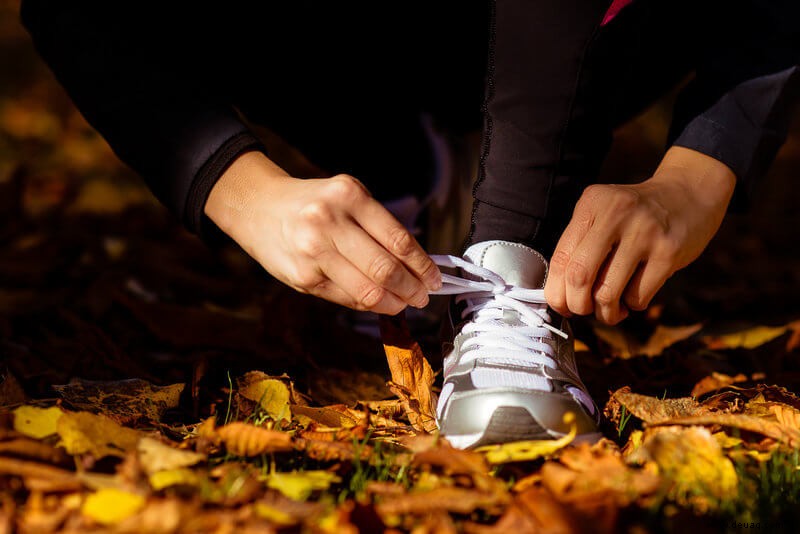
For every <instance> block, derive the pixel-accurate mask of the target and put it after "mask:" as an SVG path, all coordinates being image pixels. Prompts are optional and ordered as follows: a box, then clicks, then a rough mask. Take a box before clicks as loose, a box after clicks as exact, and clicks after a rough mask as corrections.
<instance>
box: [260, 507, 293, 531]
mask: <svg viewBox="0 0 800 534" xmlns="http://www.w3.org/2000/svg"><path fill="white" fill-rule="evenodd" d="M253 510H254V511H255V512H256V515H257V516H258V517H262V518H264V519H266V520H267V521H269V522H270V523H274V524H276V525H279V526H282V527H288V526H291V525H296V524H297V522H298V521H297V519H295V518H294V517H293V516H291V515H290V514H287V513H286V512H284V511H283V510H279V509H278V508H274V507H272V506H270V505H268V504H264V503H261V502H257V503H255V504H254V505H253Z"/></svg>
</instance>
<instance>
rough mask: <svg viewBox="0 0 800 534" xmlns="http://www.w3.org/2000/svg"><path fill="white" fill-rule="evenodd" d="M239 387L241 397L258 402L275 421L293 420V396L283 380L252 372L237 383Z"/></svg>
mask: <svg viewBox="0 0 800 534" xmlns="http://www.w3.org/2000/svg"><path fill="white" fill-rule="evenodd" d="M237 386H238V391H239V394H240V395H241V396H243V397H244V398H246V399H249V400H251V401H254V402H257V403H258V404H259V405H260V406H261V408H262V409H263V410H264V411H265V412H267V414H268V415H269V416H270V417H271V418H272V420H273V421H286V422H289V421H290V420H291V417H292V412H291V409H290V408H289V404H290V400H291V395H290V393H289V388H288V387H287V385H286V384H284V382H283V381H282V380H280V379H278V378H274V377H270V376H268V375H266V374H264V373H262V372H260V371H251V372H249V373H247V374H245V375H244V376H243V377H241V378H240V379H239V380H238V381H237Z"/></svg>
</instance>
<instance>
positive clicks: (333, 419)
mask: <svg viewBox="0 0 800 534" xmlns="http://www.w3.org/2000/svg"><path fill="white" fill-rule="evenodd" d="M290 408H291V410H292V413H293V414H294V415H302V416H304V417H308V418H309V419H311V420H312V421H316V422H317V423H320V424H322V425H325V426H327V427H330V428H352V427H354V426H356V425H357V424H359V423H361V422H363V421H365V420H366V416H365V415H364V412H359V411H358V410H353V409H352V408H348V407H347V406H346V405H344V404H334V405H331V406H323V407H321V408H314V407H311V406H298V405H296V404H293V405H291V407H290Z"/></svg>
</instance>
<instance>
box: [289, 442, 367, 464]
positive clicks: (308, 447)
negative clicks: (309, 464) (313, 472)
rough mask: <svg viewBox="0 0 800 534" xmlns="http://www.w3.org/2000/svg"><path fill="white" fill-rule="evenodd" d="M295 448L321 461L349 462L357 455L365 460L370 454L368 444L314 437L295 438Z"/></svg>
mask: <svg viewBox="0 0 800 534" xmlns="http://www.w3.org/2000/svg"><path fill="white" fill-rule="evenodd" d="M295 448H296V449H297V450H299V451H304V452H305V454H306V456H308V457H309V458H311V459H313V460H319V461H322V462H349V461H351V460H353V459H354V458H356V456H358V457H359V458H361V459H362V460H367V459H369V457H370V456H371V455H372V450H373V449H372V447H370V446H369V445H359V446H355V445H354V444H353V443H352V442H350V443H348V442H343V441H321V440H316V439H306V438H296V439H295Z"/></svg>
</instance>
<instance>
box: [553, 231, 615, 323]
mask: <svg viewBox="0 0 800 534" xmlns="http://www.w3.org/2000/svg"><path fill="white" fill-rule="evenodd" d="M615 240H616V236H614V235H613V234H611V233H609V232H608V231H607V230H606V229H605V228H604V227H600V226H599V225H593V226H592V227H591V228H590V229H589V231H588V232H587V233H586V235H585V236H584V237H583V239H582V240H581V242H580V243H578V246H577V247H575V250H574V251H573V252H572V255H571V257H570V261H569V264H568V265H567V272H566V275H565V284H564V286H565V293H566V298H567V308H568V309H569V310H570V311H571V312H572V313H575V314H578V315H586V314H589V313H592V311H593V310H594V301H593V300H592V288H593V286H594V282H595V279H596V278H597V273H598V271H599V270H600V267H601V266H602V265H603V263H604V262H605V261H606V258H608V255H609V254H610V253H611V250H612V248H613V246H614V245H615V244H616V243H615Z"/></svg>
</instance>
